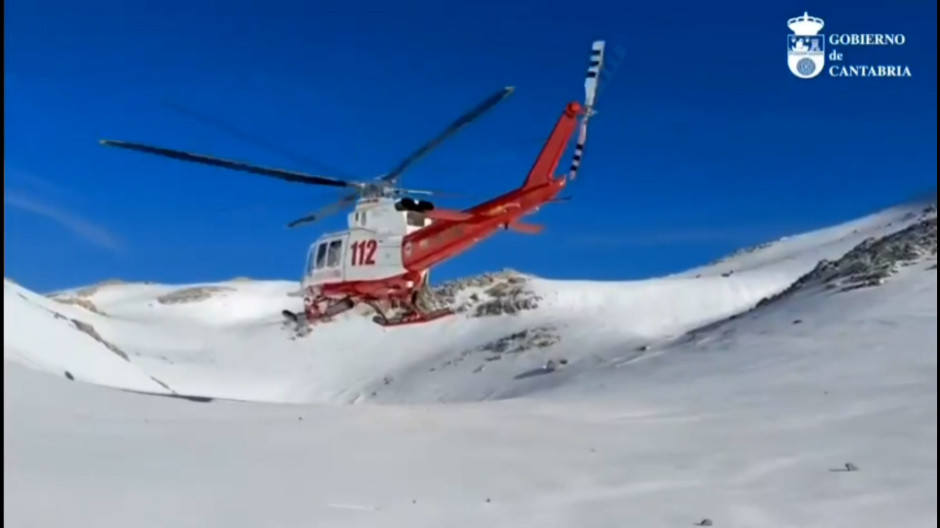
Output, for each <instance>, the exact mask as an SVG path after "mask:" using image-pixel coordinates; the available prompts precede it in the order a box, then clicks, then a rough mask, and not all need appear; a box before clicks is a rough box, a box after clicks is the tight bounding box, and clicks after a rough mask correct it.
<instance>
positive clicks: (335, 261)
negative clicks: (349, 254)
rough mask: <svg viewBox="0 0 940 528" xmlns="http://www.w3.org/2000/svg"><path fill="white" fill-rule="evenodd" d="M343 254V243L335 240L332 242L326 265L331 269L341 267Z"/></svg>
mask: <svg viewBox="0 0 940 528" xmlns="http://www.w3.org/2000/svg"><path fill="white" fill-rule="evenodd" d="M342 253H343V241H342V240H334V241H332V242H330V249H329V252H328V253H327V257H326V265H327V266H328V267H330V268H335V267H336V266H339V263H340V260H342Z"/></svg>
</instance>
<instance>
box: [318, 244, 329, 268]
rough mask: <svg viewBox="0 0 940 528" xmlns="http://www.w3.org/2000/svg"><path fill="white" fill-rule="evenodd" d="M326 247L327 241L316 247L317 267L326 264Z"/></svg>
mask: <svg viewBox="0 0 940 528" xmlns="http://www.w3.org/2000/svg"><path fill="white" fill-rule="evenodd" d="M326 247H327V243H326V242H324V243H322V244H320V246H319V247H318V248H317V269H321V268H323V267H324V266H326Z"/></svg>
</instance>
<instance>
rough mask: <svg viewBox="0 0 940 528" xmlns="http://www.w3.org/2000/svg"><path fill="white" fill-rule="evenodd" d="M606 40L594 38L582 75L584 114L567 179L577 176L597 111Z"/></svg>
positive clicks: (572, 179)
mask: <svg viewBox="0 0 940 528" xmlns="http://www.w3.org/2000/svg"><path fill="white" fill-rule="evenodd" d="M605 45H606V42H605V41H603V40H595V41H594V43H592V44H591V59H590V62H589V63H588V69H587V73H586V74H585V77H584V115H583V116H582V117H581V123H580V126H579V130H578V142H577V143H576V144H575V147H574V154H573V155H572V157H571V168H570V169H569V171H568V179H569V180H571V181H574V179H575V178H577V177H578V170H579V169H580V168H581V158H582V157H583V156H584V144H585V143H586V142H587V126H588V121H589V120H590V119H591V117H592V116H593V115H594V114H596V113H597V112H596V111H595V110H594V103H595V100H596V98H597V87H598V83H599V81H600V75H601V70H602V69H603V68H604V47H605Z"/></svg>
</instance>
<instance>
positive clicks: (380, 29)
mask: <svg viewBox="0 0 940 528" xmlns="http://www.w3.org/2000/svg"><path fill="white" fill-rule="evenodd" d="M462 4H465V5H464V6H462V7H456V6H457V5H458V3H456V2H454V3H451V2H441V1H434V2H426V3H422V2H385V1H376V0H365V1H359V2H354V1H344V2H329V3H323V2H317V1H310V2H305V1H278V0H272V1H267V2H257V1H255V2H245V1H243V0H231V1H226V2H220V1H212V2H210V1H203V0H188V1H185V2H181V1H179V0H161V1H159V2H154V1H143V0H92V1H90V2H73V1H65V0H8V1H7V2H5V3H4V15H5V19H4V80H5V82H4V112H5V114H4V127H5V134H4V151H5V156H4V175H5V182H4V191H5V199H4V221H5V225H4V238H5V240H4V248H5V253H4V265H5V275H7V276H9V277H12V278H14V279H16V280H18V281H20V282H22V283H23V284H25V285H27V286H30V287H33V288H37V289H40V290H51V289H56V288H62V287H71V286H76V285H81V284H86V283H90V282H95V281H98V280H102V279H106V278H112V277H120V278H123V279H127V280H152V281H160V282H192V281H207V280H223V279H228V278H231V277H235V276H251V277H258V278H283V279H297V278H298V276H299V274H300V272H301V268H302V265H303V260H304V254H305V251H306V247H307V245H308V244H309V243H310V242H311V241H312V240H313V239H314V238H316V236H317V235H318V234H319V233H320V231H321V230H324V229H326V230H334V229H337V228H340V227H341V226H342V225H344V223H345V216H344V215H340V216H336V217H334V218H332V219H330V220H329V221H326V222H323V223H321V224H313V225H312V226H310V227H306V228H300V229H293V230H290V229H287V228H285V227H284V224H285V223H286V222H288V221H290V220H291V219H293V218H295V217H296V216H299V215H301V214H303V213H305V212H306V211H308V210H309V209H314V208H317V207H318V206H320V205H323V204H325V203H327V202H328V201H330V200H331V199H332V198H334V197H337V196H338V195H339V192H338V191H337V190H335V189H330V188H315V187H308V186H302V185H296V184H290V183H286V182H281V181H277V180H268V179H266V178H261V177H256V176H253V175H250V174H242V173H237V172H231V171H227V170H224V169H216V168H213V167H203V166H198V165H191V164H186V163H183V162H178V161H175V160H165V159H161V158H157V157H154V156H150V155H146V154H140V153H135V152H129V151H123V150H119V149H112V148H106V147H102V146H99V145H98V143H97V141H98V139H101V138H111V139H123V140H128V141H139V142H148V143H154V144H157V145H161V146H166V147H170V148H180V149H183V150H189V151H195V152H203V153H207V154H214V155H218V156H221V157H228V158H236V159H243V160H248V161H254V162H256V163H259V164H263V165H274V166H280V167H284V168H289V169H297V170H305V171H312V172H317V171H321V170H322V167H321V166H320V165H319V164H318V163H322V164H326V165H330V166H333V167H338V168H340V169H341V170H342V171H343V172H344V173H347V174H352V175H355V176H357V177H359V178H371V177H374V176H377V175H380V174H381V173H382V172H384V171H387V170H389V169H390V168H391V167H392V166H394V165H395V164H396V163H397V162H398V161H399V160H400V159H401V158H403V157H404V156H405V155H407V154H408V153H410V151H411V150H413V149H414V148H416V147H417V146H419V145H420V144H421V143H423V142H424V141H425V140H427V139H428V138H429V137H430V136H431V135H433V134H435V133H436V132H437V131H438V130H439V129H440V128H442V127H443V126H445V125H446V124H447V123H448V122H449V121H450V120H451V119H453V118H455V117H456V116H457V115H459V114H460V113H462V112H463V111H465V110H466V109H467V108H468V107H469V106H471V105H473V104H475V103H476V102H477V101H478V100H479V99H481V98H482V97H484V96H485V95H487V94H488V93H490V92H492V91H493V90H495V89H497V88H499V87H501V86H504V85H515V86H516V88H517V89H516V92H515V94H514V95H513V96H512V97H510V98H509V99H508V100H507V101H505V102H504V103H502V104H501V105H500V106H499V107H497V108H496V110H494V111H493V112H492V113H491V114H489V115H487V116H485V117H484V118H483V119H481V120H480V121H479V122H477V123H475V124H474V125H473V126H472V127H469V128H467V129H465V130H464V131H462V132H461V133H460V134H459V135H458V136H456V137H455V138H454V139H452V140H451V141H449V142H448V143H446V144H445V145H444V146H443V147H441V148H440V149H439V150H437V151H435V152H434V153H433V154H431V155H430V156H428V157H427V158H426V159H425V160H424V161H422V162H421V163H419V164H418V165H416V166H415V167H414V168H413V169H412V170H410V171H409V172H407V173H406V174H405V177H404V179H403V184H405V185H407V186H410V187H417V188H438V189H445V190H451V191H453V192H457V193H465V194H468V195H469V196H467V197H462V198H447V199H442V200H441V201H440V204H441V205H442V206H448V207H464V206H470V205H472V204H473V203H474V202H475V201H478V200H482V199H486V198H488V197H490V196H492V195H495V194H498V193H501V192H503V191H506V190H509V189H511V188H513V187H515V186H516V185H518V184H519V183H520V182H521V181H522V179H523V177H524V175H525V173H526V171H527V170H528V168H529V166H530V164H531V163H532V161H533V159H534V156H535V155H536V153H537V152H538V150H539V148H540V144H541V140H542V139H543V138H544V137H545V136H546V135H547V134H548V132H549V130H550V127H551V126H552V125H553V123H554V121H555V119H556V118H557V116H558V114H559V112H560V111H561V110H562V108H563V106H564V104H565V103H566V102H567V101H569V100H571V99H575V100H580V99H581V98H582V97H583V88H582V85H583V75H584V69H585V66H586V62H587V55H588V51H589V46H590V43H591V41H592V40H594V39H597V38H603V39H606V40H607V41H608V47H609V49H608V51H609V55H610V56H611V57H612V56H613V55H614V51H615V50H616V49H618V48H620V49H623V50H626V52H627V53H626V55H625V59H624V61H623V62H622V63H621V64H620V66H619V68H618V69H617V70H616V71H615V73H614V75H613V77H612V78H611V80H610V82H609V84H608V85H607V86H606V87H605V88H604V89H603V92H602V93H601V95H600V99H599V111H600V113H599V115H598V116H597V117H596V118H595V119H594V120H593V121H592V128H591V135H590V139H589V144H588V149H587V152H586V155H585V161H584V164H583V171H582V173H581V178H579V179H578V181H577V182H575V184H574V185H573V186H572V187H571V189H570V191H569V194H571V195H573V197H574V199H573V200H572V201H570V202H568V203H561V204H555V205H551V206H548V207H546V208H543V210H542V211H541V212H539V213H538V215H537V216H535V217H532V218H530V221H532V222H538V223H543V224H545V225H546V229H545V231H544V232H543V233H542V234H541V235H539V236H531V235H523V234H516V233H510V232H504V233H499V234H498V235H497V236H496V237H494V238H492V239H490V240H489V241H487V242H485V243H483V244H481V245H479V246H477V247H476V248H475V249H474V250H472V251H471V252H469V253H466V254H464V255H462V256H460V257H459V258H457V259H455V260H453V261H451V262H448V263H447V264H445V265H442V266H441V267H440V268H438V269H436V270H435V272H434V273H433V274H432V277H433V278H435V279H442V278H450V277H454V276H459V275H464V274H469V273H476V272H480V271H485V270H495V269H500V268H503V267H513V268H516V269H521V270H524V271H527V272H532V273H536V274H539V275H542V276H547V277H557V278H588V279H631V278H639V277H646V276H651V275H656V274H662V273H668V272H673V271H678V270H681V269H683V268H687V267H690V266H693V265H697V264H700V263H704V262H705V261H709V260H712V259H714V258H717V257H719V256H721V255H723V254H725V253H727V252H729V251H732V250H734V249H736V248H738V247H741V246H745V245H750V244H754V243H759V242H762V241H764V240H767V239H771V238H775V237H779V236H782V235H786V234H792V233H795V232H799V231H804V230H808V229H813V228H816V227H820V226H823V225H827V224H831V223H835V222H840V221H843V220H846V219H849V218H853V217H856V216H860V215H863V214H866V213H868V212H870V211H873V210H876V209H879V208H882V207H885V206H889V205H892V204H894V203H896V202H898V201H902V200H905V199H907V198H909V197H911V196H913V195H916V194H918V193H921V192H923V191H926V190H928V189H933V188H935V187H936V173H937V172H936V171H937V149H936V144H937V137H936V136H937V117H936V116H937V106H936V101H937V71H936V64H937V55H936V46H937V26H936V24H937V12H936V2H926V1H923V2H914V1H909V2H873V1H849V0H842V1H828V0H817V1H813V2H810V3H808V4H806V3H799V2H793V1H790V0H787V1H777V0H774V1H767V2H754V1H739V2H730V1H724V2H723V1H717V2H691V1H690V2H644V3H639V2H619V1H598V2H552V1H547V2H546V1H543V2H531V1H518V0H512V1H509V0H503V1H500V2H487V1H484V2H463V3H462ZM805 10H809V12H810V14H811V15H816V16H819V17H822V18H823V19H825V21H826V28H825V29H824V30H823V32H824V33H832V32H838V33H864V32H877V33H887V32H890V33H904V34H905V35H906V36H907V44H905V45H904V46H902V47H899V48H891V49H884V48H881V49H872V48H858V47H855V48H848V47H847V48H844V49H843V50H841V51H844V54H845V59H846V61H847V62H852V63H858V64H864V63H883V64H907V65H909V66H910V68H911V70H912V73H913V75H914V77H913V78H910V79H906V78H902V79H885V78H868V79H860V78H855V79H835V78H828V77H820V78H816V79H812V80H801V79H797V78H796V77H794V76H793V75H792V74H791V73H790V72H789V70H788V68H787V65H786V57H785V54H786V35H787V34H788V29H787V27H786V21H787V19H788V18H791V17H794V16H797V15H800V14H802V13H803V11H805ZM167 101H169V102H171V103H175V104H178V105H183V106H186V107H189V108H193V109H196V110H198V111H200V112H203V113H206V114H209V115H212V116H215V117H217V118H221V119H223V120H224V121H226V122H228V123H229V124H231V125H234V126H237V127H239V128H242V129H246V130H250V131H251V133H252V134H253V135H255V136H259V137H261V138H264V139H265V140H266V141H268V142H270V143H276V144H278V145H280V146H281V147H283V148H286V149H289V150H290V151H293V152H296V153H297V155H298V156H304V157H307V158H311V160H315V161H316V162H318V163H313V162H306V163H305V162H303V161H300V160H298V159H296V158H288V157H286V156H284V155H282V154H281V153H279V152H278V151H277V150H276V149H269V148H264V147H262V146H260V145H257V144H253V143H249V142H246V141H243V140H241V139H239V138H237V137H233V136H232V135H229V134H226V133H225V132H224V131H223V130H220V129H217V128H213V127H210V126H207V125H205V124H204V123H200V122H198V121H194V120H193V119H191V118H190V117H187V116H186V115H183V114H181V113H179V112H175V111H173V110H172V109H171V108H170V107H169V106H168V105H167V103H166V102H167ZM563 163H564V164H565V165H567V158H566V159H565V161H564V162H563Z"/></svg>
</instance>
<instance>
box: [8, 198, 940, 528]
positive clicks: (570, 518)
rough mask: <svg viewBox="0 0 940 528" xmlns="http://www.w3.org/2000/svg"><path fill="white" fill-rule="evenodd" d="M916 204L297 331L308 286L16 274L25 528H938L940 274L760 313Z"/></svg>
mask: <svg viewBox="0 0 940 528" xmlns="http://www.w3.org/2000/svg"><path fill="white" fill-rule="evenodd" d="M921 212H922V207H921V206H920V205H909V206H904V207H897V208H893V209H890V210H887V211H883V212H880V213H878V214H875V215H871V216H868V217H865V218H862V219H859V220H856V221H853V222H849V223H846V224H843V225H839V226H834V227H831V228H827V229H823V230H820V231H815V232H811V233H806V234H802V235H798V236H794V237H789V238H786V239H782V240H779V241H776V242H774V243H772V244H769V245H767V246H765V247H761V248H756V249H753V250H751V251H746V252H742V253H740V254H737V255H734V256H731V257H729V258H727V259H724V260H722V261H721V262H718V263H715V264H713V265H710V266H704V267H701V268H697V269H695V270H690V271H688V272H685V273H681V274H676V275H672V276H668V277H663V278H659V279H651V280H645V281H631V282H593V281H556V280H548V279H541V278H529V279H528V281H527V286H526V287H527V288H530V289H531V290H532V292H533V293H534V294H536V295H537V296H538V298H539V301H538V307H537V308H536V309H533V310H523V311H521V312H519V313H517V314H514V315H500V316H488V317H476V316H474V315H473V312H472V310H470V311H467V312H463V313H460V314H458V315H456V316H453V317H450V318H446V319H442V320H439V321H435V322H433V323H429V324H426V325H422V326H410V327H401V328H390V329H385V328H381V327H378V326H376V325H374V324H372V323H371V322H369V321H368V318H366V317H363V316H362V315H360V314H351V315H348V316H345V317H342V318H340V320H337V321H334V322H331V323H328V324H325V325H320V326H317V327H315V328H314V329H313V332H312V333H311V334H309V335H307V336H303V337H296V336H294V335H293V334H292V333H291V332H290V330H289V329H287V328H285V327H284V325H283V324H282V318H281V316H280V314H279V312H280V310H281V309H283V308H298V307H299V303H300V302H301V301H300V299H299V298H298V297H296V296H293V295H292V294H293V293H294V292H296V290H297V284H296V283H295V282H288V281H284V282H261V281H232V282H225V283H213V284H199V285H158V284H104V285H101V286H99V287H97V288H89V289H77V290H70V291H67V292H58V293H57V294H56V295H55V296H54V297H53V298H50V297H44V296H40V295H37V294H35V293H32V292H30V291H28V290H26V289H25V288H22V287H20V286H18V285H16V284H15V283H13V282H12V281H9V280H6V281H5V283H4V359H5V361H4V386H5V391H4V439H5V442H4V480H5V486H4V502H5V508H4V522H11V523H12V525H13V526H62V525H66V524H68V525H79V526H96V527H110V526H135V527H149V526H154V527H156V526H161V527H162V526H173V527H174V528H181V527H188V526H193V527H196V526H199V527H207V526H226V527H228V526H246V527H247V526H275V527H294V526H297V527H300V526H304V527H307V526H402V527H404V526H407V527H419V526H428V527H431V526H433V527H439V526H449V527H463V526H467V527H471V526H472V527H479V526H513V527H526V526H533V527H535V526H537V527H540V528H541V527H554V526H559V527H561V526H565V527H568V526H577V527H607V526H640V527H654V528H655V527H660V526H662V527H673V526H692V525H693V524H694V523H696V522H699V521H701V520H702V519H705V518H708V519H711V520H712V522H713V525H714V526H716V527H745V528H764V527H784V526H786V527H791V526H792V527H802V528H811V527H841V526H847V527H879V528H882V527H884V526H904V527H921V526H923V527H927V526H936V525H937V510H936V504H937V487H936V482H937V457H936V452H937V451H936V446H937V431H936V423H937V422H936V413H937V372H936V360H937V354H936V350H937V310H936V307H937V304H936V299H937V276H936V268H935V265H936V264H935V263H936V260H935V257H932V258H926V259H924V260H923V261H921V262H918V263H916V264H915V265H912V266H906V267H903V268H901V269H900V270H899V271H898V273H897V274H895V275H893V276H891V277H890V278H889V279H888V280H887V281H886V283H885V284H883V285H881V286H877V287H873V288H864V289H858V290H852V291H846V292H838V293H833V292H831V291H824V290H819V291H808V292H804V293H803V294H801V295H796V296H791V297H787V298H783V299H781V300H779V301H775V302H773V303H770V304H767V305H766V306H761V307H760V308H757V309H754V310H751V309H752V308H754V306H755V305H756V304H757V303H758V302H759V301H760V300H761V299H763V298H765V297H768V296H771V295H773V294H776V293H778V292H780V291H783V290H784V289H786V288H787V287H788V286H790V285H791V284H792V283H793V282H794V281H795V280H796V279H798V278H799V277H800V276H802V275H803V274H805V273H807V272H808V271H810V270H811V269H812V268H813V267H814V266H815V265H816V263H817V262H818V261H819V260H820V259H822V258H830V259H835V258H838V257H840V256H841V255H842V254H844V253H845V252H846V251H848V250H850V249H852V248H853V247H855V246H856V245H858V244H859V243H860V242H862V241H863V240H864V239H865V238H867V237H869V236H876V237H877V236H884V235H886V234H889V233H892V232H896V231H898V230H900V229H903V228H904V227H906V226H907V225H910V224H911V223H912V222H915V221H916V220H917V219H918V218H919V217H920V216H919V215H920V213H921ZM483 289H484V288H483V287H479V286H467V287H465V288H464V291H462V292H460V295H461V298H467V297H469V296H471V295H472V294H474V293H480V294H481V292H482V291H483ZM729 318H730V319H729ZM76 321H77V322H76ZM89 328H91V329H93V332H92V333H93V334H94V335H96V336H97V338H96V337H94V336H93V335H92V333H90V332H89V331H88V330H89ZM523 332H525V334H524V335H522V336H521V337H520V336H519V335H520V334H522V333H523ZM513 335H516V337H512V336H513ZM533 340H534V341H533ZM500 343H502V344H503V346H502V348H501V347H500V345H499V344H500ZM533 343H535V344H533ZM539 343H541V345H543V346H538V344H539ZM507 348H508V349H509V350H507ZM125 357H126V359H125ZM562 359H563V360H564V365H562V361H561V360H562ZM549 360H552V361H554V362H555V363H556V364H557V365H559V367H558V368H557V369H545V368H542V367H543V366H544V365H545V363H546V362H547V361H549ZM66 372H67V373H68V376H69V378H70V379H72V380H74V381H69V379H68V378H66ZM81 382H84V383H81ZM114 388H118V389H124V390H114ZM128 391H134V392H128ZM141 392H144V393H153V394H159V395H161V396H164V397H154V395H152V394H140V393H141ZM174 395H175V396H192V397H203V399H202V400H199V401H191V400H187V399H183V398H173V397H165V396H174ZM212 398H215V399H214V400H211V399H212ZM206 400H211V401H206ZM228 400H241V401H228ZM356 403H358V404H359V405H348V404H356ZM365 403H375V404H378V405H364V404H365ZM846 463H852V464H854V465H856V466H858V471H838V469H840V468H844V465H845V464H846Z"/></svg>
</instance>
